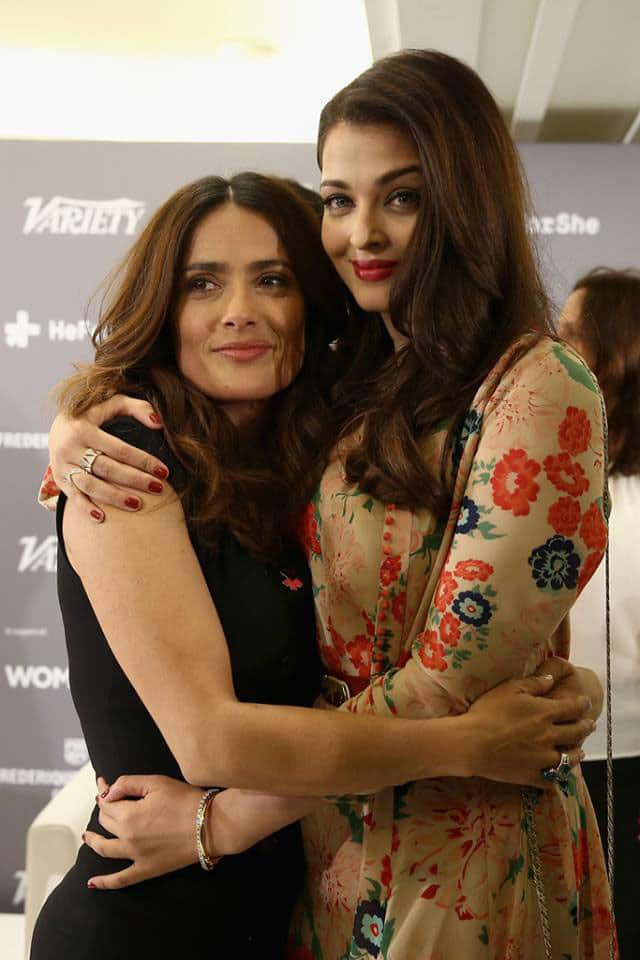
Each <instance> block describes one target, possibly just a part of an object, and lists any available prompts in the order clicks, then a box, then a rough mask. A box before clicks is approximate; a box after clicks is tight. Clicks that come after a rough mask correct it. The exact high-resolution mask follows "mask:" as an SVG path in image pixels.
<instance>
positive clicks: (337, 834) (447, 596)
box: [291, 51, 611, 960]
mask: <svg viewBox="0 0 640 960" xmlns="http://www.w3.org/2000/svg"><path fill="white" fill-rule="evenodd" d="M319 159H320V163H321V167H322V184H321V194H322V197H323V201H324V206H325V214H324V219H323V243H324V246H325V249H326V250H327V252H328V253H329V255H330V257H331V258H332V260H333V263H334V265H335V267H336V269H337V271H338V273H339V274H340V275H341V277H342V279H343V280H344V282H345V284H346V287H347V288H348V290H349V291H350V295H351V297H352V302H351V313H352V319H353V320H354V324H353V326H354V332H353V333H352V335H351V336H352V340H351V347H352V349H353V352H354V362H353V366H352V371H351V374H350V378H349V379H348V380H347V381H346V382H344V383H343V384H341V388H340V391H339V394H338V396H339V403H338V406H337V410H336V417H337V420H338V421H339V422H340V423H342V430H341V439H340V441H339V442H338V443H337V445H336V448H335V451H334V456H333V458H332V460H331V462H330V463H329V465H328V467H327V470H326V472H325V474H324V476H323V479H322V482H321V485H320V489H319V490H318V492H317V494H316V496H315V497H314V500H313V503H312V504H311V505H310V507H309V509H308V511H307V514H306V517H305V524H304V528H305V532H304V541H305V545H306V549H307V552H308V557H309V562H310V567H311V571H312V576H313V581H314V593H315V597H316V609H317V626H318V636H319V644H320V653H321V656H322V658H323V660H324V663H325V666H326V669H327V672H328V673H329V674H331V675H332V676H334V677H335V678H337V679H338V680H340V681H342V683H343V685H346V688H347V689H348V690H349V692H350V694H351V696H350V698H349V699H348V700H347V702H345V703H344V704H342V707H341V708H342V709H346V710H349V711H352V712H355V713H378V714H381V715H387V716H390V715H396V716H399V717H408V718H435V717H442V716H446V715H448V714H455V713H462V712H464V711H465V710H466V709H467V708H468V707H469V706H470V704H471V703H472V702H473V701H474V700H475V699H476V698H477V697H478V696H480V695H481V694H482V693H483V692H485V691H486V690H488V689H490V688H491V687H493V686H495V685H496V684H498V683H499V682H500V681H502V680H504V679H506V678H508V677H522V676H526V675H529V674H531V673H532V672H533V671H535V669H536V668H537V667H538V666H539V665H540V664H541V662H542V661H543V660H544V659H545V658H546V657H547V656H549V655H551V654H553V653H556V654H559V655H561V656H568V653H569V633H568V622H567V619H566V618H567V614H568V612H569V610H570V607H571V605H572V604H573V602H574V601H575V599H576V597H577V595H578V594H579V592H580V590H581V589H582V588H583V586H584V585H585V584H586V583H587V582H588V580H589V578H590V577H591V575H592V574H593V572H594V570H595V569H596V568H597V566H598V564H599V563H600V561H601V559H602V556H603V553H604V549H605V545H606V538H607V527H606V518H605V513H606V511H605V503H604V496H605V490H604V483H605V480H604V466H605V452H604V446H605V444H604V436H603V432H604V430H603V415H602V405H601V399H600V395H599V393H598V389H597V386H596V384H595V382H594V379H593V377H592V375H591V374H590V372H589V371H588V369H587V368H586V367H585V366H584V364H583V363H582V362H581V360H580V359H579V357H578V356H577V355H576V354H574V353H573V352H572V351H571V350H570V349H569V348H567V347H566V346H565V345H563V344H561V343H560V342H558V341H557V340H556V339H554V338H553V337H551V336H549V331H550V326H549V319H548V311H547V307H546V300H545V297H544V294H543V290H542V286H541V283H540V280H539V278H538V274H537V271H536V268H535V263H534V258H533V255H532V252H531V249H530V244H529V238H528V236H527V233H526V228H525V223H526V220H525V210H526V204H525V192H524V189H523V187H522V182H521V178H520V171H519V166H518V160H517V156H516V152H515V149H514V147H513V144H512V142H511V140H510V138H509V135H508V132H507V130H506V127H505V125H504V121H503V120H502V118H501V116H500V113H499V110H498V108H497V106H496V104H495V102H494V101H493V99H492V98H491V96H490V94H489V93H488V91H487V90H486V88H485V87H484V85H483V84H482V82H481V81H480V80H479V78H478V77H477V76H476V75H475V74H474V73H473V71H471V70H470V69H468V68H467V67H465V66H464V65H462V64H461V63H460V62H458V61H456V60H454V59H453V58H450V57H447V56H445V55H442V54H437V53H433V52H428V51H407V52H405V53H403V54H399V55H397V56H394V57H391V58H387V59H386V60H382V61H379V62H377V63H376V64H374V66H373V67H372V68H371V69H370V70H368V71H366V72H365V73H364V74H362V75H361V76H360V77H358V78H357V79H356V80H355V81H354V82H353V83H352V84H350V85H349V86H348V87H346V88H345V89H344V90H343V91H341V92H340V93H339V94H338V95H337V96H336V97H335V98H334V99H333V100H332V101H331V102H330V103H329V104H328V105H327V107H326V108H325V110H324V111H323V115H322V118H321V123H320V139H319ZM347 340H348V338H347ZM532 802H533V803H534V805H535V811H534V824H535V828H536V832H537V841H538V845H539V851H540V864H539V865H540V867H541V879H540V882H539V884H538V885H537V886H536V883H535V882H534V876H535V870H536V866H538V864H537V862H536V860H535V858H534V857H533V855H532V851H533V849H534V847H533V843H532V840H533V838H532V836H531V830H530V824H529V825H528V824H527V821H526V818H525V815H524V805H523V794H522V792H521V790H520V789H519V788H517V787H510V786H506V785H503V784H497V783H490V782H489V781H486V780H480V779H473V778H471V779H465V780H463V779H456V778H444V779H437V780H436V779H434V780H429V781H418V782H413V783H408V784H405V785H404V786H403V787H396V788H393V789H386V790H383V791H382V792H380V793H377V794H375V795H374V796H370V797H339V798H334V799H333V801H332V802H330V803H326V802H325V803H323V804H322V805H320V806H318V808H317V809H316V811H315V812H313V813H312V814H311V815H309V816H308V817H307V818H306V820H305V821H304V823H303V830H304V835H305V850H306V858H307V883H306V891H305V895H304V897H303V898H302V900H301V903H300V905H299V909H298V911H297V914H296V916H295V918H294V923H293V926H292V933H291V956H292V957H294V958H295V960H312V958H313V960H364V958H378V957H380V958H384V960H453V958H455V960H457V958H464V960H474V958H478V960H480V958H482V960H485V958H486V960H504V958H509V960H516V958H517V960H538V958H543V957H545V945H544V938H543V930H542V925H541V913H540V906H541V904H540V892H541V891H542V895H543V899H544V902H545V904H546V909H547V911H548V915H549V921H550V936H551V944H550V952H548V953H547V955H548V956H552V957H554V958H563V960H587V958H596V960H604V958H605V957H608V956H609V942H610V931H611V913H610V899H609V891H608V886H607V879H606V873H605V868H604V862H603V855H602V848H601V843H600V838H599V835H598V830H597V827H596V824H595V820H594V816H593V811H592V808H591V804H590V802H589V798H588V795H587V793H586V790H585V787H584V783H583V780H582V777H581V775H580V774H579V773H576V774H571V776H570V777H569V779H568V781H567V782H566V783H565V784H563V785H562V786H557V787H555V788H554V789H553V790H551V791H548V792H546V793H541V794H540V795H534V796H533V797H532Z"/></svg>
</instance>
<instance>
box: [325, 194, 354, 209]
mask: <svg viewBox="0 0 640 960" xmlns="http://www.w3.org/2000/svg"><path fill="white" fill-rule="evenodd" d="M322 205H323V207H324V208H325V210H329V211H331V213H344V212H345V211H346V210H348V209H349V208H350V207H352V206H353V203H352V201H351V199H350V197H347V196H345V194H344V193H332V194H331V196H330V197H325V198H324V199H323V201H322Z"/></svg>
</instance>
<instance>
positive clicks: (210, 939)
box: [31, 417, 321, 960]
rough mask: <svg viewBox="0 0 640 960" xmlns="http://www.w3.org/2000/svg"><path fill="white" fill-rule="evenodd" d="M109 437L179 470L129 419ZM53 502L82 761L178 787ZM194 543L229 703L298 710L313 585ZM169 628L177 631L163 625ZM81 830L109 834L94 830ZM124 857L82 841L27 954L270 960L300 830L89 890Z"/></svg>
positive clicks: (300, 565)
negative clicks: (219, 642)
mask: <svg viewBox="0 0 640 960" xmlns="http://www.w3.org/2000/svg"><path fill="white" fill-rule="evenodd" d="M106 429H108V432H110V433H112V434H114V435H116V436H119V437H121V438H122V439H123V440H126V441H127V442H129V443H133V444H135V445H136V446H138V447H141V448H143V449H145V450H148V451H149V452H151V453H153V454H155V455H156V456H158V457H159V458H160V459H161V460H163V462H164V463H166V464H167V466H168V468H169V470H170V471H171V476H172V477H174V478H175V477H176V475H177V474H178V473H179V471H180V465H179V464H178V462H177V461H176V460H175V458H174V457H173V455H172V454H171V452H170V451H169V448H168V446H167V444H166V442H165V441H164V437H163V434H162V432H159V431H152V430H149V429H147V428H145V427H143V426H142V425H141V424H139V423H138V422H137V421H135V420H133V419H131V418H128V417H127V418H124V417H123V418H119V419H118V420H114V421H112V422H111V423H110V424H109V425H108V426H107V428H106ZM65 501H66V498H65V497H64V495H61V496H60V502H59V505H58V512H57V529H58V596H59V601H60V607H61V610H62V616H63V620H64V627H65V634H66V642H67V650H68V657H69V680H70V686H71V694H72V696H73V701H74V704H75V706H76V710H77V711H78V715H79V717H80V722H81V725H82V730H83V733H84V736H85V739H86V742H87V747H88V750H89V756H90V758H91V762H92V764H93V767H94V769H95V770H96V772H97V773H100V774H102V776H104V777H105V779H106V780H107V781H108V782H110V783H113V781H114V780H115V779H116V778H117V777H118V776H120V775H121V774H124V773H140V774H144V773H156V774H164V775H166V776H170V777H176V778H180V779H181V774H180V770H179V768H178V764H177V763H176V760H175V759H174V757H173V755H172V754H171V752H170V750H169V748H168V746H167V744H166V742H165V740H164V738H163V736H162V734H161V733H160V730H159V729H158V728H157V726H156V725H155V723H154V721H153V720H152V718H151V716H150V714H149V713H148V711H147V710H146V708H145V707H144V705H143V703H142V701H141V700H140V698H139V697H138V695H137V694H136V692H135V690H134V689H133V687H132V686H131V684H130V683H129V681H128V680H127V677H126V676H125V674H124V673H123V671H122V670H121V669H120V667H119V665H118V663H117V661H116V659H115V657H114V656H113V654H112V653H111V650H110V648H109V645H108V643H107V641H106V639H105V636H104V634H103V633H102V631H101V629H100V626H99V625H98V621H97V619H96V617H95V614H94V612H93V610H92V608H91V605H90V603H89V600H88V598H87V595H86V593H85V591H84V589H83V586H82V583H81V581H80V579H79V577H78V576H77V575H76V573H75V572H74V570H73V568H72V567H71V565H70V563H69V561H68V559H67V556H66V552H65V548H64V540H63V536H62V517H63V513H64V506H65ZM192 543H193V546H194V549H195V551H196V554H197V556H198V560H199V562H200V565H201V567H202V570H203V573H204V575H205V578H206V581H207V585H208V587H209V590H210V591H211V596H212V597H213V599H214V602H215V604H216V607H217V610H218V613H219V615H220V619H221V621H222V625H223V627H224V630H225V635H226V638H227V641H228V645H229V650H230V656H231V663H232V669H233V679H234V684H235V689H236V694H237V696H238V699H239V700H243V701H250V702H254V703H273V704H290V705H297V706H309V705H310V704H311V703H312V702H313V700H314V698H315V696H316V694H317V691H318V686H319V678H320V672H321V667H320V663H319V659H318V656H317V652H316V646H315V641H314V634H315V625H314V613H313V601H312V593H311V584H310V578H309V573H308V570H307V566H306V563H305V561H304V557H303V556H302V554H301V553H298V551H297V550H295V549H293V548H292V549H291V550H290V551H288V552H287V554H286V555H285V556H282V557H280V558H278V561H277V562H276V563H274V564H273V565H270V566H267V565H264V564H261V563H259V562H258V561H257V560H255V559H253V558H252V557H251V556H249V555H248V554H247V552H246V551H245V550H244V549H243V548H242V547H241V546H240V545H239V544H238V543H237V541H236V540H235V539H234V538H233V537H232V536H231V535H227V536H226V537H225V538H224V539H223V541H222V544H221V546H220V548H219V550H217V551H216V552H215V553H214V552H212V551H210V550H208V549H207V548H206V547H205V546H204V545H203V544H202V543H201V542H199V541H198V539H197V537H195V536H193V535H192ZM175 629H176V630H179V629H180V624H175ZM97 813H98V811H97V808H95V809H94V811H93V814H92V816H91V819H90V822H89V825H88V829H90V830H93V831H95V832H97V833H101V834H102V835H104V836H110V834H108V833H107V831H105V830H103V828H102V827H101V826H100V825H99V823H98V817H97ZM127 863H128V861H118V860H106V859H102V858H101V857H99V856H98V855H97V854H95V853H94V852H93V851H92V850H90V849H89V848H88V847H86V846H83V847H81V849H80V851H79V854H78V858H77V861H76V863H75V865H74V866H73V867H72V868H71V870H70V871H69V872H68V873H67V874H66V876H65V877H64V879H63V880H62V882H61V883H60V884H59V886H58V887H56V888H55V890H54V891H53V892H52V893H51V895H50V897H49V898H48V900H47V901H46V903H45V904H44V906H43V908H42V911H41V913H40V916H39V917H38V921H37V924H36V928H35V931H34V936H33V941H32V947H31V960H143V958H150V960H151V958H153V960H158V958H169V957H171V958H196V957H208V958H212V960H213V958H216V960H217V958H227V957H228V958H238V960H244V958H247V960H250V958H253V957H255V958H260V960H269V958H274V960H276V958H277V960H281V958H282V957H284V953H285V943H286V938H287V928H288V922H289V915H290V912H291V909H292V907H293V905H294V903H295V900H296V897H297V895H298V893H299V891H300V888H301V885H302V876H303V866H304V864H303V855H302V844H301V838H300V832H299V828H298V825H297V824H295V825H292V826H291V827H287V828H285V829H284V830H281V831H279V832H278V833H277V834H274V835H273V836H271V837H268V838H267V839H266V840H264V841H262V842H261V843H259V844H257V845H256V846H255V847H252V848H251V849H250V850H248V851H247V852H246V853H243V854H239V855H238V856H230V857H225V858H224V859H223V860H222V861H221V862H220V863H219V864H218V866H217V867H216V869H215V870H214V871H212V872H211V873H207V872H205V871H203V870H202V869H201V868H200V866H199V865H194V866H192V867H187V868H185V869H183V870H178V871H176V872H174V873H171V874H168V875H166V876H164V877H158V878H157V879H154V880H150V881H146V882H144V883H141V884H139V885H137V886H133V887H129V888H127V889H124V890H119V891H100V890H89V889H88V888H87V880H88V879H89V878H90V877H91V876H95V875H97V874H104V873H110V872H116V871H117V870H120V869H122V868H123V867H124V866H126V865H127Z"/></svg>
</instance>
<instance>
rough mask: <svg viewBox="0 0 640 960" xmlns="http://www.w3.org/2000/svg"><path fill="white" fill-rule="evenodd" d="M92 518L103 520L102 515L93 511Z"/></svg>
mask: <svg viewBox="0 0 640 960" xmlns="http://www.w3.org/2000/svg"><path fill="white" fill-rule="evenodd" d="M91 516H92V517H93V519H94V520H102V514H101V513H98V511H97V510H92V511H91Z"/></svg>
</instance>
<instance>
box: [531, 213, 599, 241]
mask: <svg viewBox="0 0 640 960" xmlns="http://www.w3.org/2000/svg"><path fill="white" fill-rule="evenodd" d="M529 232H530V233H540V234H544V235H545V236H552V235H553V234H557V235H558V236H560V237H562V236H574V237H575V236H579V237H580V236H588V237H595V235H596V234H597V233H600V220H599V219H598V217H581V216H580V214H579V213H556V214H554V216H551V217H529Z"/></svg>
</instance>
